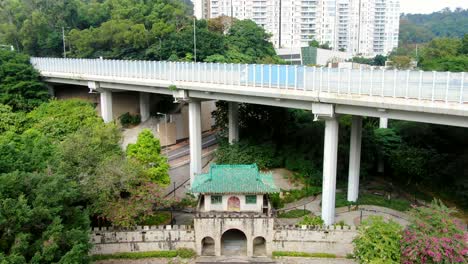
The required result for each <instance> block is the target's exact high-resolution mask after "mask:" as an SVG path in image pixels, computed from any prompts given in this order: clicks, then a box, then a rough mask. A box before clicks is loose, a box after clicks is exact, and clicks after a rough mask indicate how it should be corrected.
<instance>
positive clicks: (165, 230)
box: [91, 226, 195, 255]
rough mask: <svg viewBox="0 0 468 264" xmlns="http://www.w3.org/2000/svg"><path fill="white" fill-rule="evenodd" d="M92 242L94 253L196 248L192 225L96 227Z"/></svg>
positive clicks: (92, 251)
mask: <svg viewBox="0 0 468 264" xmlns="http://www.w3.org/2000/svg"><path fill="white" fill-rule="evenodd" d="M91 242H92V243H93V244H94V247H93V249H92V250H91V254H93V255H95V254H113V253H119V252H138V251H158V250H173V249H177V248H190V249H193V250H195V232H194V230H193V227H192V226H173V227H172V228H171V226H138V227H136V230H131V231H120V230H112V229H108V228H101V229H98V228H94V230H93V232H92V234H91Z"/></svg>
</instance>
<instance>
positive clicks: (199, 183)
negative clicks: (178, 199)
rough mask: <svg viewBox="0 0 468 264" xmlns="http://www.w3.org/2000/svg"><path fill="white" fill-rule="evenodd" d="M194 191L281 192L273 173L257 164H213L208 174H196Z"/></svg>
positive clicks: (220, 192) (217, 192) (192, 190)
mask: <svg viewBox="0 0 468 264" xmlns="http://www.w3.org/2000/svg"><path fill="white" fill-rule="evenodd" d="M190 191H191V192H192V193H216V194H222V193H236V194H241V193H245V194H256V193H275V192H279V189H278V188H276V186H275V183H274V182H273V176H272V175H271V173H262V172H260V171H259V170H258V167H257V165H256V164H249V165H211V166H210V171H209V172H208V173H206V174H199V175H196V176H195V180H194V181H193V184H192V188H191V189H190Z"/></svg>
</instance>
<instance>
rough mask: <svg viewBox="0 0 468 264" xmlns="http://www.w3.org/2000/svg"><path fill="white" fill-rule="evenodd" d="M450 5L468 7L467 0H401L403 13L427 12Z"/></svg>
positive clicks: (451, 6)
mask: <svg viewBox="0 0 468 264" xmlns="http://www.w3.org/2000/svg"><path fill="white" fill-rule="evenodd" d="M445 7H449V8H450V9H452V10H453V9H454V8H456V7H462V8H465V9H466V8H468V1H467V0H400V11H401V12H402V13H413V14H427V13H432V12H435V11H440V10H441V9H443V8H445Z"/></svg>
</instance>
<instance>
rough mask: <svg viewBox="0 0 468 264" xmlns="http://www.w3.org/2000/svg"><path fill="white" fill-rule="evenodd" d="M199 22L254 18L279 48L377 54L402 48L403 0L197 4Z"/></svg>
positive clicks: (199, 0) (217, 0)
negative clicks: (314, 46) (313, 46)
mask: <svg viewBox="0 0 468 264" xmlns="http://www.w3.org/2000/svg"><path fill="white" fill-rule="evenodd" d="M193 1H194V9H195V10H194V11H195V12H194V13H195V15H196V16H197V17H198V18H215V17H218V16H223V15H224V16H233V17H235V18H238V19H251V20H253V21H254V22H256V23H257V24H258V25H260V26H262V27H263V28H265V30H266V31H267V32H269V33H271V34H272V38H271V42H272V43H273V44H274V46H275V47H277V48H280V47H281V48H288V47H303V46H307V45H308V43H309V42H310V41H311V40H313V39H315V40H317V41H318V42H319V43H321V44H325V43H328V44H329V46H331V47H332V48H333V49H334V50H342V51H347V52H350V53H353V54H362V55H364V56H374V55H376V54H387V53H389V52H390V51H391V50H392V49H393V48H395V47H397V45H398V31H399V14H400V2H399V1H400V0H193Z"/></svg>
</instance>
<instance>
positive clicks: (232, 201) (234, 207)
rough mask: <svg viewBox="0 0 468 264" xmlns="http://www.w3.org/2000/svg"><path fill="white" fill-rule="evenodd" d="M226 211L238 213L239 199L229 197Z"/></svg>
mask: <svg viewBox="0 0 468 264" xmlns="http://www.w3.org/2000/svg"><path fill="white" fill-rule="evenodd" d="M228 211H231V212H239V211H240V199H239V197H237V196H231V197H229V199H228Z"/></svg>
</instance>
